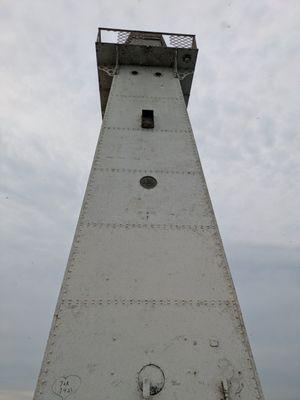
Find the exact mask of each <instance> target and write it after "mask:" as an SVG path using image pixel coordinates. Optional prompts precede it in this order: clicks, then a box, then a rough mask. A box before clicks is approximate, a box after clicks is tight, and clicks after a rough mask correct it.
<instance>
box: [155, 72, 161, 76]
mask: <svg viewBox="0 0 300 400" xmlns="http://www.w3.org/2000/svg"><path fill="white" fill-rule="evenodd" d="M154 75H155V76H162V73H161V72H155V74H154Z"/></svg>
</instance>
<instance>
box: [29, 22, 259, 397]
mask: <svg viewBox="0 0 300 400" xmlns="http://www.w3.org/2000/svg"><path fill="white" fill-rule="evenodd" d="M104 34H106V35H107V37H108V38H107V40H105V38H104ZM101 36H102V37H101ZM96 51H97V62H98V70H99V83H100V94H101V108H102V114H103V123H102V129H101V133H100V137H99V142H98V145H97V148H96V153H95V158H94V162H93V165H92V169H91V174H90V177H89V181H88V185H87V190H86V194H85V198H84V201H83V205H82V209H81V213H80V217H79V221H78V226H77V229H76V233H75V237H74V241H73V245H72V249H71V253H70V257H69V261H68V265H67V269H66V273H65V276H64V280H63V284H62V288H61V292H60V296H59V299H58V304H57V308H56V311H55V315H54V319H53V324H52V327H51V331H50V336H49V340H48V343H47V348H46V351H45V356H44V360H43V364H42V368H41V372H40V376H39V380H38V384H37V388H36V392H35V397H34V398H35V399H36V400H40V399H44V400H55V399H59V398H60V399H62V400H64V399H67V398H68V399H69V400H139V399H143V398H144V399H147V398H154V399H159V400H234V399H244V400H254V399H256V400H257V399H263V394H262V390H261V386H260V382H259V378H258V376H257V372H256V368H255V364H254V361H253V357H252V353H251V349H250V346H249V342H248V339H247V334H246V331H245V327H244V324H243V320H242V316H241V312H240V308H239V304H238V300H237V297H236V294H235V290H234V286H233V282H232V279H231V276H230V272H229V268H228V265H227V261H226V257H225V253H224V250H223V246H222V242H221V238H220V234H219V231H218V228H217V223H216V220H215V216H214V212H213V208H212V205H211V202H210V198H209V194H208V191H207V187H206V183H205V179H204V176H203V172H202V169H201V165H200V160H199V156H198V152H197V148H196V145H195V140H194V136H193V132H192V128H191V125H190V122H189V117H188V114H187V110H186V106H187V103H188V99H189V94H190V88H191V84H192V77H193V72H194V66H195V62H196V57H197V48H196V41H195V37H194V36H193V35H183V34H167V33H151V32H140V31H125V30H118V31H116V30H112V29H99V35H98V38H97V42H96Z"/></svg>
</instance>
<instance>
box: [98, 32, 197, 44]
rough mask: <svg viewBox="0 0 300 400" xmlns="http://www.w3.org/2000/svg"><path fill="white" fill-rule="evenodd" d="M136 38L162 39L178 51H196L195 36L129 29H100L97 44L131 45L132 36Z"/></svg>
mask: <svg viewBox="0 0 300 400" xmlns="http://www.w3.org/2000/svg"><path fill="white" fill-rule="evenodd" d="M132 35H134V38H135V39H137V38H141V39H145V38H148V39H149V38H153V39H154V38H155V39H157V38H158V37H159V36H161V37H162V40H163V41H164V43H165V45H166V46H167V47H171V48H178V49H196V48H197V45H196V38H195V35H189V34H185V33H169V32H148V31H135V30H128V29H113V28H99V30H98V36H97V42H98V43H115V44H130V40H129V39H130V36H132Z"/></svg>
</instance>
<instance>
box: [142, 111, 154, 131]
mask: <svg viewBox="0 0 300 400" xmlns="http://www.w3.org/2000/svg"><path fill="white" fill-rule="evenodd" d="M142 128H146V129H149V128H154V112H153V110H142Z"/></svg>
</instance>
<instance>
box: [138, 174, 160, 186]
mask: <svg viewBox="0 0 300 400" xmlns="http://www.w3.org/2000/svg"><path fill="white" fill-rule="evenodd" d="M140 184H141V186H143V188H145V189H153V188H154V187H155V186H156V185H157V180H156V179H155V178H153V176H143V178H141V180H140Z"/></svg>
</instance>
